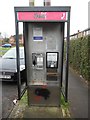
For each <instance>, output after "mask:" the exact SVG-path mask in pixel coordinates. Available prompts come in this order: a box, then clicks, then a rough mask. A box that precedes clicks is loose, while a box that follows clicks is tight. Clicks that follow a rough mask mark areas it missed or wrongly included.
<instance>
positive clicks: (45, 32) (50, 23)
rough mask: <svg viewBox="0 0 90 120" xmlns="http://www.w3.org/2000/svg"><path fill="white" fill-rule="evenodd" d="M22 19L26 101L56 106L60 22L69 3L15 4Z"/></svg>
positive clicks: (60, 61) (59, 73)
mask: <svg viewBox="0 0 90 120" xmlns="http://www.w3.org/2000/svg"><path fill="white" fill-rule="evenodd" d="M15 10H16V13H17V14H18V15H17V20H18V21H20V22H23V29H24V47H25V65H26V72H27V86H28V104H29V105H30V106H31V105H37V106H60V94H61V76H62V75H61V74H62V63H63V62H62V57H63V55H62V54H63V41H64V25H65V22H67V21H68V18H69V15H68V13H69V12H70V7H16V8H15Z"/></svg>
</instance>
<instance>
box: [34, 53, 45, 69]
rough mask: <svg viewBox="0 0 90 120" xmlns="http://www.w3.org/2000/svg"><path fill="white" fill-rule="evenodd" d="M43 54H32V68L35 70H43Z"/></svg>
mask: <svg viewBox="0 0 90 120" xmlns="http://www.w3.org/2000/svg"><path fill="white" fill-rule="evenodd" d="M43 59H44V56H43V53H32V67H33V68H34V69H43Z"/></svg>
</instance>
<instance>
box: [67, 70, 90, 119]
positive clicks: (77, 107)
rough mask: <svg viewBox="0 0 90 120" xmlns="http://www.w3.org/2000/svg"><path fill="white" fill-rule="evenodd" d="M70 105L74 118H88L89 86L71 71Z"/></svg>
mask: <svg viewBox="0 0 90 120" xmlns="http://www.w3.org/2000/svg"><path fill="white" fill-rule="evenodd" d="M68 82H69V104H70V113H71V116H72V118H88V105H89V104H88V101H89V99H88V98H89V97H90V96H89V94H88V91H89V86H88V83H87V82H86V81H85V79H83V78H82V76H81V75H79V74H77V73H76V72H75V71H74V70H72V69H70V71H69V81H68Z"/></svg>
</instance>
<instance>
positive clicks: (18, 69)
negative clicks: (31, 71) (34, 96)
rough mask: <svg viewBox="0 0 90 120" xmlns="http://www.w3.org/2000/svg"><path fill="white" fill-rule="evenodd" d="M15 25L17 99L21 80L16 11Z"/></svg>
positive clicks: (19, 95)
mask: <svg viewBox="0 0 90 120" xmlns="http://www.w3.org/2000/svg"><path fill="white" fill-rule="evenodd" d="M15 25H16V57H17V84H18V99H19V100H20V97H21V81H20V57H19V36H18V33H19V30H18V21H17V13H16V12H15Z"/></svg>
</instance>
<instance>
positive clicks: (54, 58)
mask: <svg viewBox="0 0 90 120" xmlns="http://www.w3.org/2000/svg"><path fill="white" fill-rule="evenodd" d="M46 67H47V68H58V52H47V53H46Z"/></svg>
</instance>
